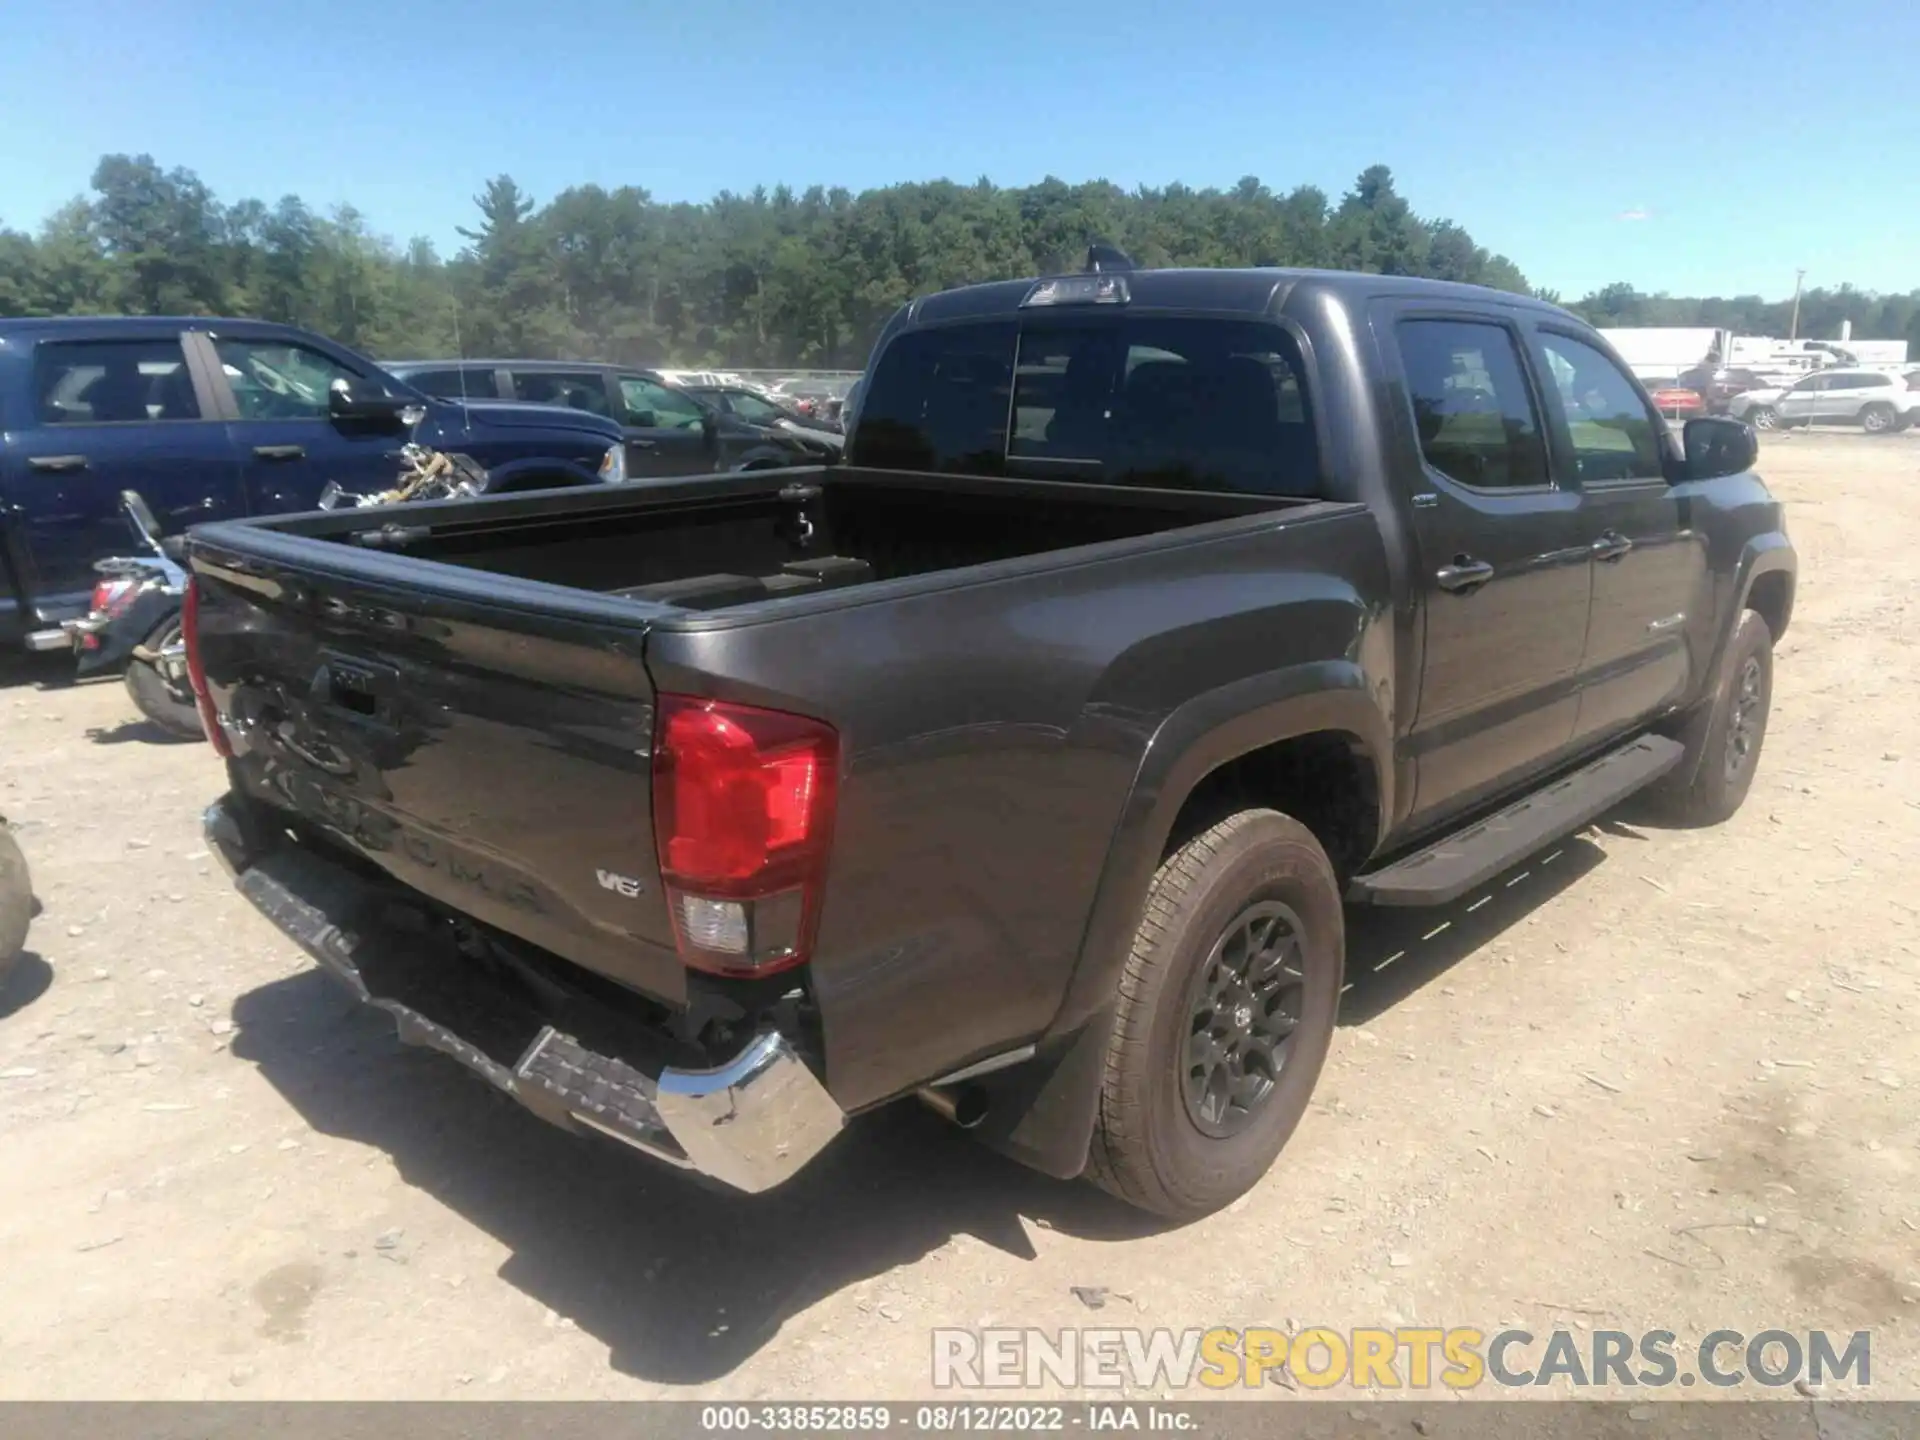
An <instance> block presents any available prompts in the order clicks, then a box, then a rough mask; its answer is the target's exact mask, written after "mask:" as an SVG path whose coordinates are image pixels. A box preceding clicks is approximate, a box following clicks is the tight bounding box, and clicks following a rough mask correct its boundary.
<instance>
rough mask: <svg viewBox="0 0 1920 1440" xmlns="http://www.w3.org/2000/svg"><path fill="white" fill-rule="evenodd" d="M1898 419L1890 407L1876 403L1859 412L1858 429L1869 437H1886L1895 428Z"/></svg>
mask: <svg viewBox="0 0 1920 1440" xmlns="http://www.w3.org/2000/svg"><path fill="white" fill-rule="evenodd" d="M1899 419H1900V417H1899V416H1898V415H1896V414H1895V413H1894V409H1893V407H1892V406H1891V405H1885V404H1881V403H1878V402H1876V403H1874V404H1872V405H1869V406H1867V407H1866V409H1864V410H1862V411H1861V412H1860V428H1861V429H1862V430H1865V431H1866V432H1867V433H1868V434H1869V435H1888V434H1891V433H1892V432H1893V431H1894V430H1895V429H1896V428H1897V426H1898V423H1899Z"/></svg>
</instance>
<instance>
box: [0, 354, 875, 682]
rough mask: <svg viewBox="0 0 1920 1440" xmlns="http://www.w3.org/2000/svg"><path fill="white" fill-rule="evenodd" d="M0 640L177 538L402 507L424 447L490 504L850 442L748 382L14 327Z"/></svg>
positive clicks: (84, 598) (36, 640)
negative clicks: (240, 522) (696, 381)
mask: <svg viewBox="0 0 1920 1440" xmlns="http://www.w3.org/2000/svg"><path fill="white" fill-rule="evenodd" d="M0 416H4V417H5V422H4V430H0V645H18V644H21V643H25V644H26V645H27V646H29V647H30V648H33V649H43V650H53V649H61V648H65V647H67V646H68V645H69V643H70V637H69V635H68V634H67V633H66V632H65V631H64V630H63V628H62V627H63V626H64V625H68V624H71V623H73V622H76V621H79V620H83V619H85V618H86V617H87V616H88V615H89V614H90V613H91V602H92V599H93V596H94V590H95V581H96V578H97V577H96V575H95V570H94V567H95V565H96V564H97V563H98V562H100V561H102V560H104V559H107V558H108V557H111V556H116V555H119V554H122V553H123V552H125V551H127V550H128V549H129V548H130V547H133V544H134V542H135V540H136V539H137V537H136V536H134V535H133V534H132V533H131V531H130V527H129V525H128V523H127V519H126V508H125V505H124V502H123V497H124V496H125V494H126V493H127V492H129V491H131V492H134V493H137V494H138V495H139V496H140V497H141V498H142V499H143V500H144V502H145V503H146V504H147V505H148V506H149V507H151V509H152V511H153V513H154V514H155V516H156V517H157V518H158V521H159V524H160V526H161V527H162V529H163V530H164V532H165V533H168V534H174V533H179V532H181V531H184V530H185V529H186V528H187V527H188V526H190V525H193V524H197V523H200V522H202V521H208V520H228V519H238V518H242V517H246V516H256V515H267V514H277V513H285V512H292V511H304V510H311V509H314V508H315V507H316V506H317V505H318V504H319V503H320V498H321V496H322V495H323V494H324V493H326V492H327V491H328V489H329V487H332V488H333V490H334V491H336V492H341V493H348V494H368V493H371V494H377V493H380V492H383V491H386V490H387V489H388V488H389V487H390V486H391V484H392V483H393V481H394V477H395V476H396V474H397V473H398V472H399V471H400V470H401V469H402V468H403V466H404V463H405V460H404V455H405V451H406V447H407V446H408V445H409V444H418V445H420V446H422V447H425V448H426V449H429V450H433V451H442V452H448V453H450V454H453V455H456V456H458V457H459V458H460V464H461V466H462V468H463V470H466V471H471V472H474V473H478V474H481V475H483V476H484V489H485V491H486V493H489V494H499V493H503V492H506V491H518V490H533V489H551V488H555V487H559V486H568V485H590V484H608V483H613V484H619V483H623V482H625V481H628V480H630V479H644V478H651V477H656V476H663V475H686V474H696V473H707V472H717V471H728V470H758V469H774V468H779V467H783V466H792V465H805V464H828V463H832V462H833V461H834V460H836V459H837V458H838V456H839V452H840V449H841V446H842V443H843V442H842V439H841V437H840V436H839V435H838V434H836V433H833V429H832V428H830V427H827V426H825V425H823V424H821V423H816V422H813V421H811V420H809V419H808V418H807V417H806V416H805V415H803V414H802V413H801V412H799V411H798V410H797V409H793V408H790V407H788V406H786V405H783V404H781V403H780V402H777V401H768V400H764V399H762V398H760V397H759V396H758V395H757V393H756V392H755V391H753V390H752V388H751V387H748V386H745V385H721V386H709V387H704V389H703V391H702V392H700V393H696V392H694V391H690V390H688V389H685V388H682V387H679V386H675V385H672V384H670V383H668V382H667V381H665V380H664V379H662V378H661V377H660V376H659V375H657V374H655V373H653V372H650V371H646V370H638V369H632V368H629V367H623V366H614V365H594V364H578V363H574V362H561V361H525V360H454V361H434V360H421V361H411V362H406V363H403V364H399V365H381V364H379V363H377V362H375V361H373V360H371V359H369V358H368V357H367V356H365V355H361V354H358V353H356V352H355V351H353V350H350V349H348V348H347V347H345V346H342V345H338V344H335V343H334V342H333V341H331V340H328V339H327V338H325V337H324V336H320V335H316V334H313V333H311V332H309V331H306V330H301V329H298V328H295V327H292V326H286V325H276V324H270V323H267V322H264V321H252V320H228V319H207V318H188V319H168V318H139V317H115V316H99V317H85V318H62V319H8V320H0Z"/></svg>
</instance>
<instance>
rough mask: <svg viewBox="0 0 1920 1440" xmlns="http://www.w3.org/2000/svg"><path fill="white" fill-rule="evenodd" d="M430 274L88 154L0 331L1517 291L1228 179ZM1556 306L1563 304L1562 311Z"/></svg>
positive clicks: (335, 224) (629, 348)
mask: <svg viewBox="0 0 1920 1440" xmlns="http://www.w3.org/2000/svg"><path fill="white" fill-rule="evenodd" d="M475 208H476V212H477V213H476V216H475V218H474V221H473V223H472V224H471V226H470V227H467V228H462V229H461V230H460V231H459V233H460V235H461V237H462V238H463V240H464V242H465V243H464V245H463V246H462V247H461V249H460V250H459V252H458V253H457V254H455V255H453V256H451V257H443V256H441V255H440V254H438V253H437V252H436V251H435V248H434V246H433V245H432V244H431V243H430V242H428V241H426V240H424V239H415V240H412V241H411V242H409V243H407V244H406V245H397V244H395V243H394V242H392V241H390V240H388V239H386V238H384V237H382V236H380V235H378V234H376V233H374V232H373V231H372V230H371V229H370V227H369V226H368V224H367V221H366V218H365V217H364V216H363V215H361V214H360V213H359V212H358V211H356V210H354V209H353V208H352V207H350V206H340V207H336V208H334V209H332V210H330V211H326V212H324V213H323V212H321V211H318V210H316V209H315V208H314V207H312V206H311V205H309V204H308V203H307V202H305V201H303V200H301V199H300V198H299V197H297V196H292V195H289V196H286V197H284V198H282V199H281V200H279V201H277V202H276V203H274V204H271V205H269V204H267V203H265V202H263V201H260V200H241V201H238V202H237V203H231V204H228V203H223V202H221V201H220V200H219V199H218V198H217V197H216V196H215V195H214V194H213V192H212V191H211V190H210V189H209V188H208V187H207V185H206V184H205V183H204V182H202V181H201V179H200V178H199V177H198V176H197V175H196V174H194V172H193V171H191V170H186V169H180V168H174V169H163V168H162V167H161V166H160V165H158V164H157V163H156V162H155V161H154V160H153V158H152V157H151V156H147V155H137V156H129V155H108V156H106V157H104V158H103V159H102V160H101V161H100V163H99V165H98V166H97V167H96V168H95V170H94V172H93V176H92V180H91V183H90V190H89V193H87V194H85V195H83V196H81V197H79V198H76V199H75V200H73V201H71V202H70V203H69V204H67V205H65V206H64V207H62V208H61V209H60V210H59V211H58V212H57V213H56V214H54V215H53V216H52V217H50V218H49V219H48V220H47V221H46V222H45V223H44V224H43V225H42V226H41V227H40V229H39V230H38V232H37V233H34V234H26V233H23V232H21V231H18V230H13V229H6V228H0V314H6V315H68V314H125V313H131V314H244V315H257V316H262V317H265V318H267V319H271V320H281V321H287V322H290V323H293V324H298V325H304V326H308V327H310V328H312V329H316V330H319V331H322V332H324V333H326V334H330V335H333V336H336V337H337V338H339V339H341V340H343V341H345V342H346V343H347V344H350V345H354V346H358V347H360V348H362V349H365V350H367V351H370V352H371V353H373V354H375V355H377V356H381V357H384V358H387V359H398V358H402V357H408V356H412V357H428V356H443V355H451V354H456V353H458V354H467V355H479V354H482V353H485V354H493V355H513V356H525V357H531V358H545V357H557V358H571V359H585V358H594V359H604V360H612V361H618V362H622V363H628V364H675V365H681V366H702V365H734V366H742V367H745V366H780V365H792V366H817V367H858V366H860V365H862V364H864V363H865V360H866V356H867V350H868V348H869V346H870V345H871V344H872V341H873V337H874V335H875V334H876V333H877V331H878V329H879V327H880V326H881V324H883V323H884V322H885V320H886V318H887V317H888V316H889V315H890V314H891V313H892V312H893V310H894V309H895V308H896V307H898V306H899V305H900V304H902V303H904V302H905V301H906V300H908V299H909V298H911V297H912V296H914V295H917V294H923V293H926V292H928V291H932V290H940V289H945V288H948V287H950V286H954V285H960V284H965V283H967V282H969V281H975V280H986V279H994V278H1000V277H1006V276H1016V275H1031V274H1036V273H1042V272H1046V271H1057V270H1061V269H1077V268H1078V266H1079V263H1080V260H1081V257H1082V256H1083V255H1084V253H1085V247H1086V245H1087V243H1088V242H1089V241H1090V240H1093V239H1098V240H1103V241H1107V242H1110V243H1113V244H1116V245H1119V246H1120V247H1122V248H1123V249H1125V250H1126V251H1127V252H1128V253H1130V254H1131V255H1132V256H1133V257H1134V259H1135V260H1136V261H1137V262H1138V263H1140V264H1142V265H1150V266H1164V265H1306V266H1328V267H1333V268H1338V269H1350V270H1365V271H1371V272H1375V273H1380V274H1392V275H1425V276H1434V277H1437V278H1441V279H1448V280H1462V281H1468V282H1471V283H1475V284H1480V285H1490V286H1493V287H1495V288H1497V289H1503V290H1510V291H1516V292H1520V293H1537V294H1542V295H1543V296H1544V298H1547V299H1552V300H1555V301H1560V297H1559V296H1558V295H1554V294H1551V293H1550V292H1540V291H1534V290H1532V288H1531V287H1530V286H1529V285H1528V283H1527V280H1526V277H1525V276H1524V275H1523V274H1522V273H1521V271H1520V269H1519V267H1518V266H1517V265H1515V263H1514V262H1513V261H1512V260H1510V259H1508V258H1507V257H1506V256H1504V255H1498V254H1493V253H1490V252H1489V251H1488V250H1487V249H1486V248H1485V247H1483V246H1481V245H1479V244H1477V243H1476V242H1475V241H1474V239H1473V237H1472V236H1471V235H1469V234H1468V233H1467V232H1466V230H1464V229H1463V228H1461V227H1460V226H1459V225H1456V224H1454V223H1453V222H1451V221H1449V220H1444V219H1431V218H1427V217H1423V216H1421V215H1419V214H1417V213H1416V212H1415V211H1414V210H1413V208H1412V206H1411V205H1410V204H1409V203H1408V201H1407V200H1406V199H1405V198H1404V197H1403V196H1401V195H1400V194H1399V193H1398V192H1397V191H1396V189H1395V188H1394V182H1393V175H1392V172H1391V171H1389V170H1388V169H1387V167H1386V166H1384V165H1375V166H1372V167H1370V168H1369V169H1367V170H1365V171H1363V172H1362V173H1361V175H1360V176H1359V178H1358V179H1357V180H1356V181H1355V183H1354V186H1353V188H1352V189H1351V190H1350V191H1348V192H1347V193H1346V194H1345V195H1344V196H1342V197H1341V198H1340V199H1339V200H1338V201H1335V200H1332V199H1331V198H1330V197H1329V196H1328V195H1327V194H1326V193H1325V192H1324V191H1322V190H1319V189H1317V188H1316V187H1314V186H1311V185H1301V186H1296V187H1295V188H1293V189H1292V190H1289V191H1286V192H1284V193H1282V192H1280V191H1277V190H1274V189H1270V188H1269V187H1268V186H1267V185H1265V184H1264V183H1262V182H1261V181H1260V180H1258V179H1256V178H1254V177H1251V176H1249V177H1247V178H1246V179H1244V180H1242V181H1240V183H1239V184H1237V185H1235V186H1233V187H1232V188H1230V189H1224V190H1223V189H1194V188H1192V187H1189V186H1186V185H1178V184H1175V185H1168V186H1165V187H1162V188H1157V189H1154V188H1141V189H1136V190H1131V191H1129V190H1123V189H1121V188H1120V187H1118V186H1116V185H1112V184H1109V183H1107V182H1105V181H1090V182H1087V183H1083V184H1077V185H1075V184H1068V183H1066V182H1065V181H1062V180H1058V179H1047V180H1043V181H1042V182H1040V183H1039V184H1037V185H1030V186H1024V187H1017V188H1008V187H1002V186H997V185H995V184H993V183H992V182H991V181H988V180H986V179H981V180H979V181H977V182H975V183H974V184H972V185H959V184H954V183H953V182H951V181H945V180H939V181H931V182H922V183H907V184H899V185H890V186H886V187H883V188H879V189H872V190H865V191H862V192H860V193H859V194H854V193H852V192H850V191H848V190H845V189H840V188H837V187H836V188H832V189H828V188H825V187H821V186H815V187H813V188H811V189H808V190H806V191H803V192H797V193H796V192H795V191H793V190H791V189H788V188H787V187H785V186H779V187H776V188H774V189H771V190H767V189H756V190H754V191H753V192H752V193H750V194H744V195H743V194H735V193H732V192H728V191H722V192H721V193H720V194H718V195H716V196H715V197H714V198H713V199H712V200H711V201H709V202H707V203H705V204H688V203H684V202H681V203H671V204H669V203H664V202H660V201H656V200H655V199H653V197H652V196H651V195H649V194H648V192H647V191H646V190H644V189H641V188H639V187H636V186H622V187H620V188H618V189H613V190H608V189H604V188H602V187H601V186H598V185H583V186H576V187H573V188H572V189H568V190H565V191H562V192H561V193H560V194H558V195H556V196H554V197H553V198H552V199H551V200H549V201H547V202H546V203H545V204H544V205H543V204H540V203H539V202H538V201H536V199H535V198H534V197H533V196H531V195H528V194H527V193H526V192H525V191H523V190H522V189H521V188H520V186H519V185H518V184H516V183H515V182H514V181H513V180H512V179H511V178H510V177H508V176H504V175H502V176H498V177H496V178H494V179H492V180H489V181H488V182H487V183H486V186H485V189H484V190H483V191H482V193H481V194H479V195H478V196H476V197H475ZM1561 303H1569V302H1561ZM1569 308H1571V309H1573V310H1575V311H1577V312H1579V313H1581V314H1582V315H1584V316H1585V317H1586V318H1587V319H1588V320H1590V321H1593V322H1594V323H1596V324H1606V325H1616V324H1617V325H1639V324H1648V325H1721V326H1730V327H1732V328H1735V329H1738V330H1741V331H1743V332H1750V333H1765V334H1784V333H1785V332H1786V328H1787V314H1786V310H1787V305H1786V302H1769V301H1765V300H1762V299H1761V298H1760V297H1758V296H1735V297H1733V298H1731V299H1724V298H1711V299H1683V298H1678V297H1673V296H1667V295H1645V294H1641V293H1640V292H1638V291H1636V290H1634V289H1633V288H1632V287H1631V286H1628V285H1624V284H1622V285H1610V286H1607V287H1606V288H1604V289H1602V290H1599V291H1596V292H1594V293H1593V294H1591V295H1588V296H1585V297H1583V298H1581V299H1579V300H1576V301H1572V302H1570V303H1569ZM1800 316H1801V319H1800V333H1801V334H1803V335H1826V336H1831V335H1833V334H1835V333H1837V329H1838V326H1839V323H1840V321H1841V320H1843V319H1847V320H1851V321H1852V322H1853V330H1854V334H1855V335H1856V336H1858V337H1859V338H1862V339H1866V338H1899V337H1902V336H1908V335H1911V336H1912V338H1913V339H1914V341H1915V342H1916V344H1920V290H1916V291H1914V292H1912V293H1910V294H1907V295H1876V294H1872V293H1869V292H1865V291H1860V290H1855V289H1852V288H1851V287H1848V286H1841V287H1839V288H1838V289H1835V290H1814V291H1811V292H1809V293H1808V294H1807V295H1805V296H1803V297H1802V300H1801V310H1800Z"/></svg>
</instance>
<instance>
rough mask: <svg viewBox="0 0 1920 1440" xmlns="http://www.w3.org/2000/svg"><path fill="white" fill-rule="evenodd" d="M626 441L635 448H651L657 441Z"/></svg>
mask: <svg viewBox="0 0 1920 1440" xmlns="http://www.w3.org/2000/svg"><path fill="white" fill-rule="evenodd" d="M627 443H628V444H629V445H631V446H633V448H634V449H636V450H651V449H653V447H654V445H655V444H656V443H657V442H656V441H653V440H629V441H628V442H627Z"/></svg>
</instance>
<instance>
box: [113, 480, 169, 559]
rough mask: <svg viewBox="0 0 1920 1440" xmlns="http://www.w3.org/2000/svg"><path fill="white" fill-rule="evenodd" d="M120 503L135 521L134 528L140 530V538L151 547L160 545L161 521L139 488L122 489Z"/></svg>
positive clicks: (128, 515) (155, 547) (156, 547)
mask: <svg viewBox="0 0 1920 1440" xmlns="http://www.w3.org/2000/svg"><path fill="white" fill-rule="evenodd" d="M120 504H121V506H122V508H124V509H125V510H126V512H127V518H128V519H129V520H131V521H132V522H133V528H134V529H135V530H137V531H139V532H140V538H141V539H142V540H144V541H146V542H147V545H148V546H149V547H150V548H153V549H158V548H159V545H160V534H161V531H160V522H159V521H158V520H156V519H155V518H154V515H153V510H152V508H151V507H150V506H149V505H148V504H147V502H146V500H145V498H144V497H143V496H142V495H141V494H140V492H139V491H138V490H122V491H121V492H120Z"/></svg>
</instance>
